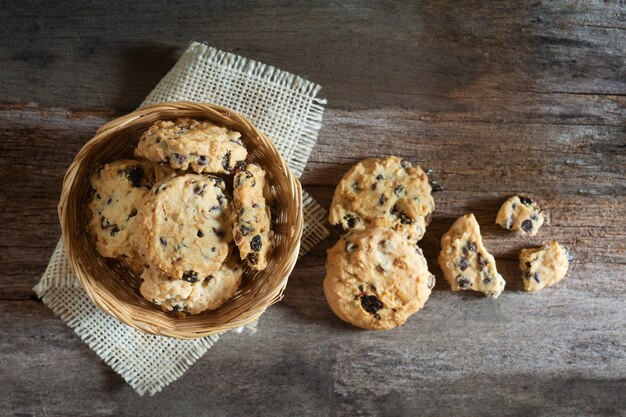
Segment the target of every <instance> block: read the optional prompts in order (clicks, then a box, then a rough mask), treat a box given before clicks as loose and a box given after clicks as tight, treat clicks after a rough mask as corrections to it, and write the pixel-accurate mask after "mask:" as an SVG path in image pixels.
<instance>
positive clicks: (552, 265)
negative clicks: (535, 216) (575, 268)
mask: <svg viewBox="0 0 626 417" xmlns="http://www.w3.org/2000/svg"><path fill="white" fill-rule="evenodd" d="M572 259H573V258H572V256H571V254H570V252H569V250H568V249H567V248H565V247H563V246H561V245H559V243H558V242H549V243H546V244H545V245H543V246H541V247H539V248H531V249H522V251H521V252H520V254H519V268H520V269H521V270H522V277H523V279H524V289H525V290H526V291H531V292H534V291H539V290H540V289H542V288H544V287H550V286H552V285H554V284H556V283H557V282H559V281H560V280H562V279H563V278H564V277H565V275H566V274H567V270H568V268H569V263H570V261H571V260H572Z"/></svg>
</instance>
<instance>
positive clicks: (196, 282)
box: [140, 254, 243, 314]
mask: <svg viewBox="0 0 626 417" xmlns="http://www.w3.org/2000/svg"><path fill="white" fill-rule="evenodd" d="M242 274H243V267H242V265H241V264H240V263H239V260H238V256H237V255H235V254H231V255H230V256H228V258H226V260H225V261H224V263H223V264H222V266H220V268H219V269H218V270H217V271H214V272H211V273H209V274H207V275H206V276H200V277H195V278H193V277H186V278H185V279H170V278H168V277H167V276H165V275H163V274H162V273H160V272H159V271H158V270H157V269H156V268H148V269H146V270H145V271H144V272H143V274H142V275H141V278H142V279H143V282H142V284H141V288H140V292H141V295H142V296H143V297H144V298H145V299H146V300H148V301H150V302H152V303H154V304H157V305H159V306H160V307H161V308H162V309H163V310H164V311H182V312H185V313H187V314H198V313H202V312H203V311H207V310H215V309H216V308H218V307H220V306H222V305H223V304H224V303H225V302H226V301H228V300H229V299H231V298H232V297H233V296H234V295H235V293H236V292H237V289H238V288H239V284H241V277H242Z"/></svg>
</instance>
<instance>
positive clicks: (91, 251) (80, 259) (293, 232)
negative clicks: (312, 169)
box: [59, 102, 303, 339]
mask: <svg viewBox="0 0 626 417" xmlns="http://www.w3.org/2000/svg"><path fill="white" fill-rule="evenodd" d="M178 117H193V118H196V119H205V120H210V121H212V122H215V123H218V124H222V125H224V126H226V127H228V128H230V129H232V130H236V131H238V132H240V133H241V135H242V139H243V142H244V145H245V146H246V148H247V149H248V159H247V160H248V161H249V162H257V163H259V164H260V165H261V166H263V167H264V168H265V170H266V171H267V179H268V181H269V184H271V186H272V193H273V195H274V198H275V202H276V211H277V216H276V220H275V223H274V226H273V228H274V232H275V237H274V245H275V248H274V251H273V254H272V258H271V260H270V263H269V265H268V267H267V269H265V270H263V271H259V272H256V271H252V270H249V269H246V272H245V273H244V280H243V282H242V285H241V287H240V288H239V291H238V292H237V294H236V295H235V296H234V297H233V298H232V299H231V300H230V301H228V302H227V303H226V304H225V305H223V306H222V307H220V308H219V309H217V310H215V311H210V312H205V313H202V314H199V315H195V316H188V317H177V316H176V315H174V314H171V313H170V314H168V313H165V312H163V311H161V310H160V309H159V307H157V306H155V305H153V304H151V303H149V302H148V301H146V300H145V299H143V297H141V295H140V294H139V291H138V289H139V285H140V279H139V278H138V277H136V276H135V275H133V274H132V273H131V272H129V271H128V270H126V269H125V268H123V267H122V266H121V265H120V264H119V263H118V262H117V261H114V260H110V259H104V258H102V257H101V256H100V255H99V254H98V253H97V252H96V249H95V246H94V244H93V243H92V241H91V239H90V237H89V234H88V232H87V228H86V225H87V222H88V220H89V212H88V210H87V209H86V205H87V201H88V198H89V197H88V195H89V192H90V190H91V185H90V182H89V178H90V176H91V174H92V173H93V172H94V171H95V170H96V169H97V168H98V166H99V165H101V164H104V163H107V162H111V161H114V160H117V159H122V158H133V149H134V147H135V145H136V144H137V141H138V140H139V138H140V136H141V134H142V132H143V131H144V130H146V129H147V128H148V127H149V126H150V125H151V124H153V123H154V122H156V121H157V120H162V119H175V118H178ZM59 218H60V220H61V228H62V232H63V242H64V244H65V249H66V251H67V257H68V258H69V261H70V265H71V266H72V269H73V271H74V273H75V274H76V276H77V277H78V279H79V281H80V283H81V285H82V287H83V288H84V289H85V291H86V292H87V294H88V295H89V297H90V298H91V299H92V300H93V301H94V303H96V305H98V306H99V307H100V308H101V309H102V310H103V311H104V312H105V313H107V314H109V315H111V316H113V317H115V318H117V319H118V320H120V321H122V322H123V323H126V324H128V325H129V326H132V327H134V328H136V329H138V330H141V331H144V332H147V333H151V334H155V335H161V336H169V337H176V338H180V339H193V338H198V337H204V336H208V335H211V334H215V333H221V332H223V331H226V330H228V329H232V328H236V327H239V326H243V325H246V324H249V323H250V322H252V321H254V320H255V319H257V318H258V317H259V316H260V315H261V314H263V312H264V311H265V309H266V308H267V307H269V306H270V305H272V304H273V303H275V302H277V301H278V300H280V299H281V298H282V294H283V291H284V289H285V286H286V285H287V279H288V277H289V274H290V273H291V271H292V270H293V267H294V265H295V263H296V259H297V256H298V250H299V248H300V238H301V236H302V222H303V218H302V189H301V187H300V183H299V182H298V180H297V179H295V178H294V176H293V175H292V173H291V171H290V170H289V167H288V166H287V163H286V162H285V160H284V159H283V158H282V156H281V155H280V153H279V152H278V150H277V149H276V147H275V146H274V144H273V143H272V142H271V141H270V140H269V139H268V138H267V137H266V136H265V135H264V134H263V133H261V132H259V131H258V130H257V129H256V128H255V127H254V126H253V125H252V123H250V122H249V121H248V120H246V119H245V118H244V117H243V116H241V115H239V114H237V113H235V112H233V111H231V110H228V109H226V108H224V107H219V106H214V105H210V104H198V103H189V102H174V103H162V104H157V105H153V106H149V107H144V108H142V109H140V110H137V111H135V112H133V113H130V114H128V115H126V116H122V117H120V118H117V119H115V120H113V121H111V122H109V123H107V124H105V125H104V126H102V127H101V128H100V129H99V130H98V131H97V132H96V135H95V136H94V137H93V139H91V140H90V141H89V142H87V144H85V146H83V148H82V149H81V150H80V152H78V155H76V158H75V159H74V162H73V163H72V165H71V166H70V167H69V169H68V170H67V173H66V174H65V179H64V182H63V191H62V193H61V201H60V202H59Z"/></svg>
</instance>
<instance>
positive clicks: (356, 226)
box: [328, 156, 435, 243]
mask: <svg viewBox="0 0 626 417" xmlns="http://www.w3.org/2000/svg"><path fill="white" fill-rule="evenodd" d="M434 209H435V201H434V200H433V197H432V195H431V186H430V184H429V183H428V177H427V175H426V173H425V172H424V171H423V170H422V169H421V168H420V167H419V166H417V165H413V164H411V163H410V162H409V161H407V160H404V159H400V158H398V157H395V156H389V157H386V158H370V159H365V160H363V161H361V162H359V163H357V164H356V165H354V166H353V167H352V168H351V169H350V170H349V171H348V172H347V173H346V174H345V175H344V177H343V178H342V179H341V181H340V182H339V184H338V185H337V188H336V189H335V194H334V196H333V201H332V204H331V207H330V214H329V217H328V220H329V222H330V223H331V224H335V225H337V224H338V225H341V226H342V227H343V229H344V230H363V229H365V228H366V227H390V228H392V229H394V230H395V231H397V232H399V233H400V234H402V235H403V236H404V237H406V238H407V239H409V240H410V241H411V242H412V243H417V242H418V241H419V240H420V239H421V238H422V237H423V236H424V232H425V231H426V225H427V224H428V219H429V215H430V214H431V213H432V212H433V210H434Z"/></svg>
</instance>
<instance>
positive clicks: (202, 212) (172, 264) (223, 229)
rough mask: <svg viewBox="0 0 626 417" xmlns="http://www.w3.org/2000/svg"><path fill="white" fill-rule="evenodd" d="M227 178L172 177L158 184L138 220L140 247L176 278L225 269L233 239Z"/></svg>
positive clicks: (152, 264)
mask: <svg viewBox="0 0 626 417" xmlns="http://www.w3.org/2000/svg"><path fill="white" fill-rule="evenodd" d="M230 213H231V210H230V202H229V198H228V197H227V196H226V194H225V192H224V181H223V180H222V179H221V178H217V177H211V176H207V175H198V174H184V175H180V176H177V177H171V178H168V179H166V180H165V181H162V182H159V183H157V184H155V185H154V186H153V187H152V191H151V192H150V193H149V194H148V195H147V196H146V197H145V199H144V202H143V206H142V207H141V208H140V209H139V213H138V215H137V219H136V221H135V227H136V236H137V239H136V241H137V243H138V245H139V250H140V252H142V253H143V254H144V256H145V259H146V261H147V263H148V264H149V265H150V267H152V268H158V270H159V271H160V272H162V273H164V274H166V275H168V276H169V277H170V278H178V279H185V280H188V281H189V280H194V279H199V278H200V277H202V276H204V275H207V274H209V273H210V272H213V271H216V270H218V269H219V267H220V265H221V263H222V261H224V259H225V258H226V255H227V254H228V243H229V242H230V241H231V240H232V233H231V223H230Z"/></svg>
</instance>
